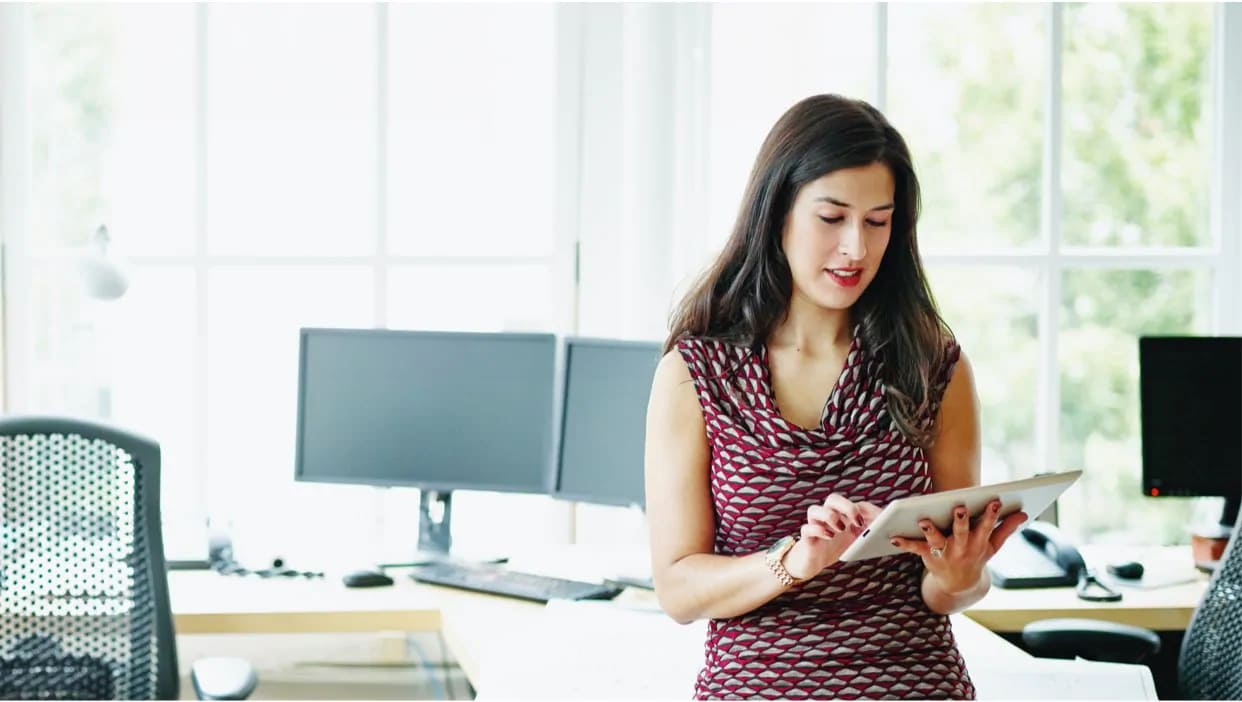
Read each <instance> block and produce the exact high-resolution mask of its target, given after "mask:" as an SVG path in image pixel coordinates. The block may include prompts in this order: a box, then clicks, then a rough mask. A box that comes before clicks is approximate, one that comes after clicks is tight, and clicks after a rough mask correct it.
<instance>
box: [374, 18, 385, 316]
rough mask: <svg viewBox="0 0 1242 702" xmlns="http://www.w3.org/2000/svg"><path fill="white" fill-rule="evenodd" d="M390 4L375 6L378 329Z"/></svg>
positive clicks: (382, 308)
mask: <svg viewBox="0 0 1242 702" xmlns="http://www.w3.org/2000/svg"><path fill="white" fill-rule="evenodd" d="M388 69H389V66H388V4H387V3H382V2H379V3H375V261H374V263H373V264H372V270H373V272H374V277H373V281H374V286H375V287H374V291H375V292H374V298H373V302H374V305H375V309H374V314H375V319H374V323H375V326H376V327H378V328H381V329H382V328H385V327H387V326H388V266H387V264H386V261H385V260H384V255H385V254H386V253H388Z"/></svg>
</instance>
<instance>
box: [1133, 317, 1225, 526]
mask: <svg viewBox="0 0 1242 702" xmlns="http://www.w3.org/2000/svg"><path fill="white" fill-rule="evenodd" d="M1139 402H1140V410H1141V411H1140V424H1141V437H1142V438H1141V440H1142V447H1143V449H1142V453H1143V470H1142V475H1143V479H1142V483H1143V492H1144V494H1146V495H1150V496H1152V497H1200V496H1202V497H1223V498H1225V509H1224V512H1223V513H1222V515H1221V523H1222V524H1225V525H1228V526H1229V527H1232V526H1233V523H1234V520H1235V519H1236V517H1237V513H1238V502H1239V498H1240V497H1242V338H1233V337H1143V338H1141V339H1139Z"/></svg>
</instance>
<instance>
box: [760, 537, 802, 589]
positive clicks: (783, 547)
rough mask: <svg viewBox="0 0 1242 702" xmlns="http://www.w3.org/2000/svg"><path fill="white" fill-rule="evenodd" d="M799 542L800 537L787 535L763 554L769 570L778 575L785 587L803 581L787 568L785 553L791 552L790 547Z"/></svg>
mask: <svg viewBox="0 0 1242 702" xmlns="http://www.w3.org/2000/svg"><path fill="white" fill-rule="evenodd" d="M796 543H798V539H797V538H795V537H793V536H785V537H782V538H780V539H778V540H777V541H776V543H774V544H772V545H771V546H769V547H768V550H767V551H765V552H764V554H763V562H764V563H767V564H768V570H770V571H772V573H773V574H774V575H776V578H777V580H780V581H781V584H782V585H784V586H785V587H789V586H790V585H793V584H794V583H798V582H802V581H801V579H799V578H795V577H794V576H792V575H790V574H789V571H788V570H786V569H785V563H784V561H785V554H786V553H789V549H791V548H793V547H794V544H796Z"/></svg>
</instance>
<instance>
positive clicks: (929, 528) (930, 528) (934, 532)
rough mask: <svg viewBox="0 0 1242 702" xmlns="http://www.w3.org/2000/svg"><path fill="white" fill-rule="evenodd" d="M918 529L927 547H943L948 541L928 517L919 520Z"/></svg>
mask: <svg viewBox="0 0 1242 702" xmlns="http://www.w3.org/2000/svg"><path fill="white" fill-rule="evenodd" d="M919 529H920V530H922V532H923V538H924V539H926V540H927V541H926V543H927V546H928V548H944V547H945V544H947V543H948V539H946V538H945V536H944V534H941V533H940V530H939V529H937V528H936V525H935V524H933V523H932V521H931V520H930V519H924V520H922V521H920V522H919Z"/></svg>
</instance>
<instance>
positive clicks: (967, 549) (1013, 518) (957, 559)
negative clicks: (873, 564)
mask: <svg viewBox="0 0 1242 702" xmlns="http://www.w3.org/2000/svg"><path fill="white" fill-rule="evenodd" d="M1000 506H1001V505H1000V502H999V501H997V500H993V501H992V502H991V503H989V504H988V506H987V507H986V508H984V510H983V514H982V515H981V516H980V517H979V522H978V523H977V524H975V526H974V528H973V529H972V528H971V526H970V515H969V514H968V513H967V512H966V508H965V507H964V506H961V505H959V506H957V507H956V508H955V509H954V510H953V531H952V533H951V534H949V535H948V536H945V535H944V534H942V533H940V530H939V529H937V528H936V525H935V524H932V522H931V520H928V519H924V520H923V521H921V522H919V528H920V529H922V530H923V536H924V538H926V539H927V540H926V541H919V540H917V539H903V538H901V537H897V538H894V539H893V541H892V543H893V545H894V546H896V547H897V548H900V549H901V550H903V551H906V552H907V553H915V554H918V555H919V556H921V557H922V558H923V566H924V567H926V568H927V572H928V574H929V575H931V576H933V577H935V578H936V580H937V581H938V582H939V584H940V587H941V589H943V590H944V591H945V592H949V593H953V592H963V591H965V590H968V589H970V588H972V587H974V586H975V585H977V584H978V583H979V579H980V578H981V577H983V566H984V564H986V563H987V562H988V560H989V559H990V558H992V556H994V555H996V552H997V551H998V550H1000V547H1001V545H1002V544H1004V543H1005V540H1006V539H1008V538H1009V537H1010V536H1011V535H1013V533H1014V532H1015V531H1017V530H1018V527H1019V526H1021V525H1022V523H1023V522H1025V521H1026V514H1025V513H1023V512H1014V513H1013V514H1011V515H1009V516H1007V517H1005V518H1004V519H1001V520H999V522H998V520H997V517H998V515H999V514H1000Z"/></svg>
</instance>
